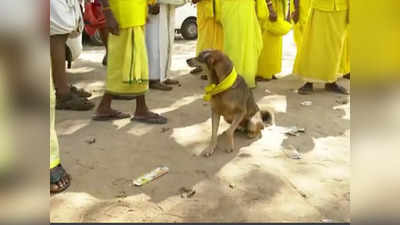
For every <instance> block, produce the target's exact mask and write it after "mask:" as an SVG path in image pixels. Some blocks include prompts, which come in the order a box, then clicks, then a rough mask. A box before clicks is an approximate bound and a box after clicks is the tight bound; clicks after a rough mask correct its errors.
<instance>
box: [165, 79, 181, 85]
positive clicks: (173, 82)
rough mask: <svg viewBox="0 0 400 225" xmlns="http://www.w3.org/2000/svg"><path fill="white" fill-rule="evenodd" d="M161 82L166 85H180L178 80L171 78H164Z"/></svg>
mask: <svg viewBox="0 0 400 225" xmlns="http://www.w3.org/2000/svg"><path fill="white" fill-rule="evenodd" d="M163 83H164V84H166V85H180V83H179V81H177V80H173V79H166V80H165V81H164V82H163Z"/></svg>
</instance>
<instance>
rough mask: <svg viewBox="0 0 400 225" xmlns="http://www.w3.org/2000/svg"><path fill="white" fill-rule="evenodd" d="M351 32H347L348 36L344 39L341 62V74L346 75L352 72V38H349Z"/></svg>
mask: <svg viewBox="0 0 400 225" xmlns="http://www.w3.org/2000/svg"><path fill="white" fill-rule="evenodd" d="M349 38H350V37H349V34H347V37H346V39H345V41H344V45H343V55H342V61H341V63H340V71H339V73H340V74H341V75H346V74H348V73H350V39H349Z"/></svg>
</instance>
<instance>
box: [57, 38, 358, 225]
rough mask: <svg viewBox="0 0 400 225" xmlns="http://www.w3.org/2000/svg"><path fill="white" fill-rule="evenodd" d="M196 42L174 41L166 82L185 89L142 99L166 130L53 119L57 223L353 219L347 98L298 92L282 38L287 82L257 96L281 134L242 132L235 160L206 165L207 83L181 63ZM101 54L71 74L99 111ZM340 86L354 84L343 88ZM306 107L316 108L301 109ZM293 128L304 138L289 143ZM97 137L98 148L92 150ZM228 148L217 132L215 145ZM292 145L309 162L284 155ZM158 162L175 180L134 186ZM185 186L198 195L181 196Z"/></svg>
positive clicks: (265, 86) (123, 105) (219, 157)
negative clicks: (57, 153)
mask: <svg viewBox="0 0 400 225" xmlns="http://www.w3.org/2000/svg"><path fill="white" fill-rule="evenodd" d="M195 44H196V43H195V42H188V41H177V43H176V45H175V54H174V57H173V66H172V72H171V77H174V78H177V79H178V80H179V81H180V82H181V83H182V87H176V88H175V89H174V90H173V91H172V92H161V91H153V90H152V91H150V93H149V94H148V96H147V100H148V104H149V106H150V107H151V108H152V109H154V110H155V111H156V112H159V113H162V114H163V115H164V116H166V117H168V119H169V123H168V124H167V125H162V126H160V125H146V124H140V123H137V122H130V120H128V119H127V120H121V121H115V122H94V121H91V116H92V114H93V111H91V112H70V111H57V116H56V118H57V122H56V123H57V124H56V127H57V132H58V135H59V137H60V144H61V153H62V161H63V165H64V166H65V168H67V170H68V171H69V173H70V174H71V175H72V177H73V180H72V185H71V187H70V188H69V189H68V191H67V192H65V193H62V194H58V195H54V196H52V197H51V200H50V207H51V210H50V219H51V221H52V222H96V221H102V222H200V221H204V222H284V221H289V222H296V221H313V222H320V221H326V220H331V221H350V143H349V139H350V138H349V135H350V131H349V128H350V121H349V119H350V116H349V108H350V105H349V103H348V102H349V98H348V97H343V96H340V95H336V94H332V93H326V92H324V91H322V86H317V87H318V88H320V89H321V90H317V91H316V93H315V94H314V95H311V96H300V95H298V94H296V93H295V92H294V90H295V89H296V88H298V87H299V86H300V85H301V84H302V82H301V81H300V80H299V79H298V78H296V77H294V76H285V75H286V74H290V71H291V66H292V64H293V60H294V56H295V51H296V50H295V47H294V44H293V41H292V38H291V36H287V37H285V41H284V49H285V50H284V61H283V67H284V69H283V72H282V74H280V76H281V77H282V79H279V80H276V81H272V82H268V83H259V84H258V87H257V89H255V90H254V94H255V97H256V99H257V101H258V102H259V104H260V106H261V107H263V105H270V106H272V107H274V108H275V109H276V111H278V113H277V115H276V117H277V126H276V127H270V128H268V129H265V130H264V131H263V137H262V138H261V139H255V140H249V139H247V138H246V137H244V136H243V135H241V134H237V135H236V143H237V149H236V151H235V152H233V153H230V154H228V153H225V152H223V151H217V152H216V153H215V154H214V155H213V156H212V157H211V158H204V157H202V156H201V155H200V153H201V152H202V151H203V150H204V149H205V148H206V147H207V145H208V142H209V139H210V133H211V121H210V109H209V106H208V105H207V104H206V103H205V102H203V100H202V99H201V97H202V90H203V88H204V86H205V85H206V82H205V81H201V80H200V79H199V78H197V77H194V76H193V75H190V74H188V72H189V70H190V68H188V67H187V66H186V63H185V60H186V59H187V58H189V57H191V56H193V55H194V50H195ZM103 54H104V51H103V49H102V48H101V47H86V49H85V52H84V53H83V54H82V55H81V57H80V58H79V60H78V61H76V62H75V63H74V64H73V69H71V70H69V73H70V74H71V75H70V78H71V81H72V82H73V83H74V84H76V85H78V86H80V87H85V88H87V89H88V90H91V91H92V92H93V93H94V96H93V100H94V101H95V102H96V103H98V102H99V100H100V96H101V94H102V92H103V90H104V79H105V68H104V67H103V66H102V65H101V64H100V62H101V60H102V57H103ZM340 83H341V84H343V85H345V86H346V87H347V88H349V82H348V81H345V80H340ZM304 101H312V103H313V104H312V105H311V106H302V105H301V103H302V102H304ZM134 103H135V101H114V102H113V107H115V108H116V109H118V110H123V111H128V112H132V111H133V110H134V107H135V104H134ZM222 126H223V128H226V127H227V125H226V124H223V125H222ZM292 126H297V127H299V128H305V133H304V134H300V135H299V136H288V135H286V134H285V130H286V129H287V128H289V127H292ZM223 131H224V129H220V132H221V133H222V132H223ZM90 137H94V138H95V139H96V142H95V143H93V144H88V143H86V142H85V141H86V140H87V139H88V138H90ZM225 143H226V139H225V136H224V135H221V136H220V138H219V146H223V145H224V144H225ZM290 146H293V147H295V148H296V149H297V150H298V152H300V154H301V156H302V159H299V160H296V159H292V158H290V157H289V156H288V154H287V149H290ZM159 165H165V166H168V167H169V169H170V172H169V174H167V175H165V176H163V177H161V178H159V179H158V180H155V181H153V182H151V183H149V184H147V185H145V186H142V187H135V186H133V185H132V180H134V179H135V178H137V177H139V176H140V175H142V174H144V173H146V172H149V171H151V170H152V169H154V168H156V167H157V166H159ZM182 187H185V188H189V189H193V190H195V192H196V193H195V194H194V195H193V196H192V197H191V198H183V197H182V196H181V194H180V189H181V188H182Z"/></svg>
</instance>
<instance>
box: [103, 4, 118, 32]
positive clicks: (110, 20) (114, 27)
mask: <svg viewBox="0 0 400 225" xmlns="http://www.w3.org/2000/svg"><path fill="white" fill-rule="evenodd" d="M104 16H105V17H106V27H107V29H108V30H109V31H110V32H111V33H112V34H113V35H117V36H118V35H119V24H118V22H117V20H116V19H115V17H114V15H113V14H112V12H111V10H107V11H105V12H104Z"/></svg>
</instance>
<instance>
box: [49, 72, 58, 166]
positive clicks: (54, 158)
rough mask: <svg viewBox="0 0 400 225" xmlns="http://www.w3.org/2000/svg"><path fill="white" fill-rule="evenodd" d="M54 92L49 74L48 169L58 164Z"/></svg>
mask: <svg viewBox="0 0 400 225" xmlns="http://www.w3.org/2000/svg"><path fill="white" fill-rule="evenodd" d="M55 111H56V94H55V89H54V85H53V80H52V76H50V169H53V168H54V167H56V166H58V165H59V164H60V151H59V146H58V138H57V134H56V129H55Z"/></svg>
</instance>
